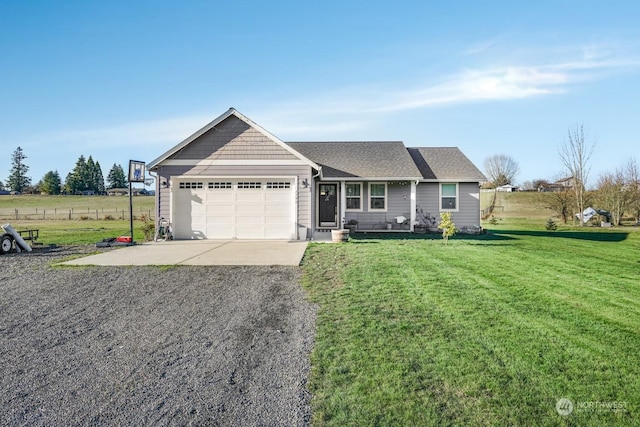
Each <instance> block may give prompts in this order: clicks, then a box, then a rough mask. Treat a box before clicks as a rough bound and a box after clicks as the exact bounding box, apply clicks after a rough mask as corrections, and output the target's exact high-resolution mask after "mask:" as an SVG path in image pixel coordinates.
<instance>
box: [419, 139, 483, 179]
mask: <svg viewBox="0 0 640 427" xmlns="http://www.w3.org/2000/svg"><path fill="white" fill-rule="evenodd" d="M407 151H408V152H409V154H410V155H411V157H412V158H413V161H414V162H415V164H416V165H417V167H418V169H419V170H420V172H421V173H422V177H423V178H424V179H440V180H443V179H446V180H456V181H465V180H468V181H486V180H487V178H486V177H485V176H484V174H483V173H482V172H481V171H480V170H479V169H478V168H477V167H476V166H475V165H474V164H473V163H472V162H471V160H469V159H468V158H467V156H465V155H464V154H463V153H462V151H460V150H459V149H458V148H457V147H420V148H407Z"/></svg>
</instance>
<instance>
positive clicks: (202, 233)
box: [174, 178, 295, 239]
mask: <svg viewBox="0 0 640 427" xmlns="http://www.w3.org/2000/svg"><path fill="white" fill-rule="evenodd" d="M178 183H179V185H180V188H176V189H175V190H174V213H175V216H176V220H175V224H174V229H175V233H176V238H183V239H198V238H209V239H232V238H238V239H264V238H268V239H292V238H295V235H294V234H295V233H294V231H293V230H295V227H294V225H295V212H294V206H295V205H294V200H295V199H294V197H293V191H294V188H295V187H294V186H293V184H292V183H291V182H289V181H282V180H278V181H276V180H257V179H255V178H242V179H236V180H230V179H224V180H223V181H219V182H218V181H216V182H212V181H204V180H203V181H197V180H195V179H190V180H189V181H188V182H187V181H184V182H180V181H179V182H178Z"/></svg>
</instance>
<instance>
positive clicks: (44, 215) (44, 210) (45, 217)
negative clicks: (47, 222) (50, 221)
mask: <svg viewBox="0 0 640 427" xmlns="http://www.w3.org/2000/svg"><path fill="white" fill-rule="evenodd" d="M42 219H47V210H46V209H42Z"/></svg>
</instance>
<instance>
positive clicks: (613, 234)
mask: <svg viewBox="0 0 640 427" xmlns="http://www.w3.org/2000/svg"><path fill="white" fill-rule="evenodd" d="M489 233H491V234H493V235H497V236H505V237H509V236H533V237H551V238H556V239H557V238H561V239H577V240H589V241H592V242H622V241H624V240H626V239H627V237H628V236H629V233H627V232H623V231H535V230H491V231H490V232H489ZM512 238H517V237H512Z"/></svg>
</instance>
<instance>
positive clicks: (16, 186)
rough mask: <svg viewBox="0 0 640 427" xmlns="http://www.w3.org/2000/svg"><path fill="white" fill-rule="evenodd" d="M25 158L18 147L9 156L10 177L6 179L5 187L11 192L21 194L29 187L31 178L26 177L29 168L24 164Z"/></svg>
mask: <svg viewBox="0 0 640 427" xmlns="http://www.w3.org/2000/svg"><path fill="white" fill-rule="evenodd" d="M26 158H27V156H25V155H24V153H23V152H22V148H20V147H18V148H16V151H14V152H13V154H12V156H11V175H9V178H8V179H7V186H8V187H9V189H10V190H11V191H17V192H19V193H22V192H23V191H25V190H26V189H27V187H29V186H30V185H31V177H28V176H27V172H29V166H27V165H25V164H24V160H25V159H26Z"/></svg>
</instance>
